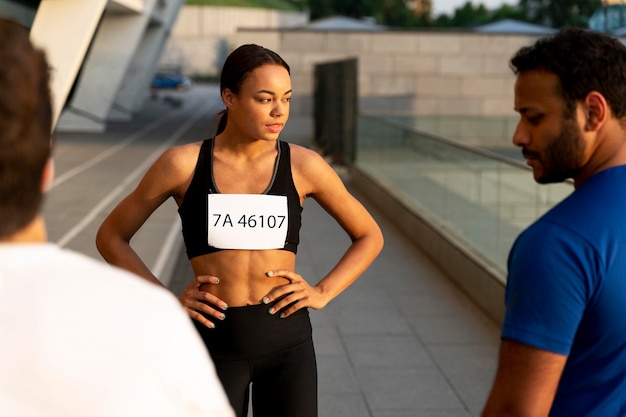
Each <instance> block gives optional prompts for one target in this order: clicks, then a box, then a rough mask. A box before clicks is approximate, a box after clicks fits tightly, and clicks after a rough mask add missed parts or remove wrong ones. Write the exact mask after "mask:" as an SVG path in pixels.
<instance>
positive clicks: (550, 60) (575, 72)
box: [510, 28, 626, 119]
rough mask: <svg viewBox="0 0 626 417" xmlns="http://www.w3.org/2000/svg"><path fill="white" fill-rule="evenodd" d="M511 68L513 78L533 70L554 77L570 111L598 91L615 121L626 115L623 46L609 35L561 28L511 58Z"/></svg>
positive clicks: (625, 49)
mask: <svg viewBox="0 0 626 417" xmlns="http://www.w3.org/2000/svg"><path fill="white" fill-rule="evenodd" d="M510 67H511V69H512V70H513V72H514V73H515V74H516V75H519V74H520V73H523V72H526V71H532V70H540V71H547V72H550V73H553V74H555V75H556V76H557V77H558V78H559V80H560V81H561V85H560V88H561V91H560V94H561V95H562V97H563V99H564V100H565V103H566V109H567V110H568V111H570V112H571V111H573V109H574V108H575V107H576V103H577V102H579V101H581V100H583V99H584V98H585V97H586V96H587V94H589V93H590V92H591V91H597V92H599V93H600V94H602V95H603V96H604V98H605V99H606V101H607V102H608V104H609V106H610V107H611V111H612V112H613V115H614V116H615V117H616V118H618V119H622V118H623V117H624V116H626V47H625V46H624V45H623V44H622V43H621V42H620V41H619V40H617V39H615V38H613V37H611V36H608V35H605V34H602V33H598V32H593V31H590V30H585V29H579V28H568V29H563V30H561V31H559V32H558V33H556V34H555V35H551V36H548V37H545V38H541V39H539V40H537V41H536V42H535V44H534V45H532V46H526V47H523V48H521V49H520V50H519V51H517V53H516V54H515V55H514V56H513V58H511V61H510Z"/></svg>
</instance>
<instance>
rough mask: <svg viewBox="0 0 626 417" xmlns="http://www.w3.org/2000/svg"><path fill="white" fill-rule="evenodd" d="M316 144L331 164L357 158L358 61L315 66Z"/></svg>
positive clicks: (347, 163)
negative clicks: (328, 156)
mask: <svg viewBox="0 0 626 417" xmlns="http://www.w3.org/2000/svg"><path fill="white" fill-rule="evenodd" d="M314 75H315V93H314V118H315V130H314V134H315V143H316V145H317V146H319V147H320V148H321V149H322V152H323V153H324V154H325V155H330V156H331V159H332V162H333V163H336V164H342V165H349V164H351V163H353V162H354V161H355V159H356V134H357V126H356V123H357V115H358V105H357V94H358V92H357V59H356V58H354V59H346V60H342V61H335V62H328V63H323V64H317V65H315V72H314Z"/></svg>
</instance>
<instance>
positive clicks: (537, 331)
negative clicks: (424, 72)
mask: <svg viewBox="0 0 626 417" xmlns="http://www.w3.org/2000/svg"><path fill="white" fill-rule="evenodd" d="M510 64H511V68H512V69H513V72H514V73H515V74H516V76H517V80H516V84H515V110H516V111H517V112H518V113H519V114H520V121H519V123H518V125H517V129H516V131H515V133H514V136H513V143H514V144H515V145H517V146H519V147H520V148H521V149H522V154H523V156H524V157H525V159H526V161H527V164H528V165H529V166H530V167H531V168H532V170H533V176H534V178H535V180H536V181H537V182H539V183H551V182H560V181H563V180H565V179H568V178H571V179H573V180H574V185H575V191H574V192H573V193H572V194H571V195H570V196H568V197H567V198H566V199H565V200H563V201H562V202H561V203H559V204H558V205H557V206H555V207H554V208H553V209H552V210H550V211H549V212H548V213H546V214H545V215H544V216H543V217H541V218H540V219H539V220H537V221H536V222H535V223H534V224H532V225H531V226H530V227H529V228H528V229H526V230H525V231H524V232H523V233H522V234H521V235H520V236H519V237H518V239H517V241H516V242H515V244H514V245H513V248H512V250H511V253H510V255H509V262H508V269H509V276H508V282H507V288H506V295H505V303H506V312H505V318H504V323H503V328H502V342H501V348H500V358H499V363H498V369H497V372H496V377H495V381H494V384H493V388H492V391H491V394H490V396H489V399H488V400H487V404H486V406H485V409H484V411H483V417H491V416H498V417H502V416H548V415H549V416H551V417H556V416H567V417H576V416H585V417H594V416H598V417H600V416H601V417H617V416H625V415H626V47H624V45H622V44H621V43H620V42H619V41H618V40H616V39H613V38H611V37H609V36H606V35H603V34H599V33H594V32H590V31H585V30H581V29H565V30H562V31H560V32H559V33H557V34H556V35H552V36H550V37H547V38H542V39H540V40H538V41H537V42H536V43H535V44H534V45H532V46H529V47H524V48H521V49H520V50H519V51H518V52H517V53H516V54H515V56H514V57H513V58H512V59H511V62H510Z"/></svg>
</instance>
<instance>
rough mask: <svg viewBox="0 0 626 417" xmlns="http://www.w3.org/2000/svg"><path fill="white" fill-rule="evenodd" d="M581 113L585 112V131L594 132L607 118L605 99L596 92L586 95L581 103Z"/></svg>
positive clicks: (607, 107) (607, 109)
mask: <svg viewBox="0 0 626 417" xmlns="http://www.w3.org/2000/svg"><path fill="white" fill-rule="evenodd" d="M582 104H583V111H584V112H585V118H586V120H585V130H586V131H588V132H591V131H596V130H598V129H599V128H600V127H602V125H604V123H605V122H606V121H607V119H608V118H609V114H610V109H609V105H608V103H607V102H606V99H605V98H604V96H603V95H602V94H600V93H599V92H597V91H592V92H590V93H589V94H587V97H585V100H584V101H583V103H582Z"/></svg>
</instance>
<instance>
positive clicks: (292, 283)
mask: <svg viewBox="0 0 626 417" xmlns="http://www.w3.org/2000/svg"><path fill="white" fill-rule="evenodd" d="M265 275H266V276H268V277H272V278H276V277H281V278H285V279H286V280H287V281H289V283H288V284H284V285H279V286H277V287H275V288H274V289H272V291H270V292H269V293H268V294H267V295H266V296H265V297H263V299H262V300H261V301H262V302H263V304H269V303H271V302H272V301H275V300H280V301H278V302H277V303H276V304H275V305H273V306H272V307H271V308H270V309H269V310H268V313H269V314H275V313H277V312H279V311H280V318H281V319H282V318H285V317H289V316H290V315H292V314H293V313H295V312H296V311H298V310H300V309H301V308H305V307H310V308H313V309H315V310H320V309H322V308H324V307H325V306H326V304H328V301H329V300H327V299H326V297H324V294H323V293H322V291H321V290H320V289H319V288H317V287H312V286H311V285H309V283H308V282H306V280H305V279H304V278H302V276H301V275H299V274H296V273H295V272H293V271H289V270H286V269H278V270H276V271H267V272H266V273H265ZM290 304H291V305H290ZM288 305H290V306H289V308H286V309H285V310H284V311H281V310H282V309H283V308H285V307H287V306H288Z"/></svg>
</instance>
